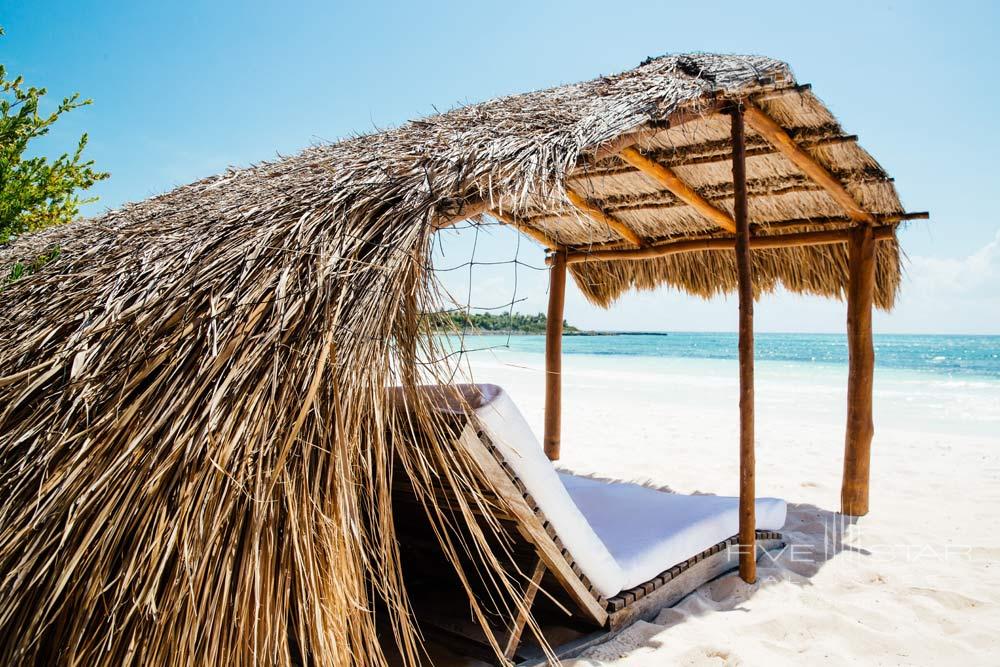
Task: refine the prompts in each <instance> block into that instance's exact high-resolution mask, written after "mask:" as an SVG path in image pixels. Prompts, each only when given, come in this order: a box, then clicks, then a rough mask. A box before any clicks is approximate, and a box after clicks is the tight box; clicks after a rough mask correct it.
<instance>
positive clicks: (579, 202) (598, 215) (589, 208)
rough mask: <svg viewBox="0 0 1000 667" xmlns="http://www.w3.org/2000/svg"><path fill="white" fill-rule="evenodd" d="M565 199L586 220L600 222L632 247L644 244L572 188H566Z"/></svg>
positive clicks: (625, 226)
mask: <svg viewBox="0 0 1000 667" xmlns="http://www.w3.org/2000/svg"><path fill="white" fill-rule="evenodd" d="M566 197H567V199H569V201H570V203H571V204H573V206H575V207H576V208H577V209H578V210H579V211H580V212H581V213H583V214H584V215H586V216H587V217H588V218H590V219H591V220H593V221H594V222H600V223H603V224H605V225H607V226H608V227H610V228H611V229H613V230H614V231H616V232H617V233H618V234H619V235H620V236H621V237H622V238H624V239H625V240H626V241H628V242H629V243H631V244H632V245H634V246H638V247H640V248H641V247H642V246H644V245H645V242H644V241H643V240H642V237H640V236H639V235H638V234H636V233H635V232H634V231H633V230H632V228H631V227H629V226H628V225H626V224H625V223H624V222H622V221H621V220H619V219H618V218H615V217H614V216H611V215H608V214H607V213H605V212H604V211H603V210H601V208H599V207H598V206H597V205H596V204H594V203H592V202H591V201H590V200H589V199H587V198H586V197H584V196H583V195H581V194H580V193H579V192H577V191H576V190H573V189H572V188H566Z"/></svg>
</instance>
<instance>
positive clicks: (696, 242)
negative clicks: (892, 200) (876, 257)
mask: <svg viewBox="0 0 1000 667" xmlns="http://www.w3.org/2000/svg"><path fill="white" fill-rule="evenodd" d="M873 230H874V234H875V240H876V241H887V240H889V239H891V238H893V237H894V235H895V227H894V226H893V225H885V226H880V227H874V228H873ZM850 231H851V230H850V229H831V230H821V231H817V232H798V233H796V234H772V235H770V236H754V237H752V238H751V239H750V247H751V248H752V249H754V250H765V249H769V248H796V247H801V246H814V245H833V244H835V243H847V242H848V240H849V239H850ZM735 247H736V238H735V237H733V236H715V237H707V238H701V239H685V240H683V241H670V242H666V243H660V244H657V245H651V246H647V247H645V248H639V249H630V248H615V249H611V250H594V251H587V250H574V251H572V252H568V253H567V255H566V262H567V263H568V264H579V263H581V262H611V261H616V260H637V259H652V258H654V257H664V256H666V255H676V254H678V253H684V252H701V251H703V250H732V249H733V248H735Z"/></svg>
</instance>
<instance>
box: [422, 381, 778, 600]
mask: <svg viewBox="0 0 1000 667" xmlns="http://www.w3.org/2000/svg"><path fill="white" fill-rule="evenodd" d="M422 389H423V390H424V391H427V392H428V393H429V394H431V395H432V396H433V398H434V400H435V407H436V409H438V410H441V411H443V412H452V413H456V414H458V413H460V412H461V410H462V406H461V405H460V402H459V401H458V400H456V399H457V398H458V395H456V393H455V392H458V394H460V395H461V397H462V399H463V400H464V401H465V402H467V403H468V405H469V406H470V407H472V409H473V410H474V412H475V414H476V416H477V417H478V418H479V421H480V422H481V423H482V426H483V429H484V430H485V431H486V434H487V435H488V436H489V437H490V439H491V440H492V441H493V444H494V445H496V447H497V448H498V449H499V450H500V452H501V453H502V454H503V457H504V460H505V461H507V463H508V464H509V465H510V467H511V468H512V469H513V470H514V473H515V474H516V475H517V476H518V477H519V478H520V480H521V481H522V482H523V483H524V485H525V487H526V488H527V489H528V492H529V493H530V494H531V495H532V497H533V498H534V499H535V502H536V503H537V504H538V507H539V509H541V511H542V512H543V513H544V514H545V517H546V518H547V519H548V520H549V523H551V524H552V526H553V527H554V528H555V531H556V534H558V535H559V539H560V540H562V543H563V546H564V547H565V548H566V550H567V551H568V552H569V553H570V555H572V557H573V560H574V561H575V562H576V564H577V565H578V566H579V567H580V570H581V571H582V572H583V574H585V575H586V576H587V578H588V579H589V580H590V582H591V583H592V584H593V586H594V588H595V589H597V591H599V592H600V593H601V594H602V595H603V596H604V597H611V596H613V595H616V594H618V593H620V592H621V591H622V590H624V589H626V588H632V587H633V586H637V585H639V584H641V583H644V582H646V581H649V580H650V579H652V578H653V577H655V576H657V575H658V574H660V573H661V572H663V571H664V570H667V569H669V568H671V567H673V566H674V565H677V564H678V563H681V562H683V561H685V560H687V559H688V558H690V557H691V556H694V555H695V554H698V553H701V552H702V551H704V550H705V549H708V548H709V547H711V546H713V545H715V544H718V543H719V542H721V541H723V540H725V539H727V538H729V537H732V536H733V535H735V534H736V533H737V531H738V529H739V515H738V505H739V500H738V499H737V498H727V497H721V496H686V495H681V494H675V493H664V492H662V491H656V490H655V489H648V488H645V487H642V486H638V485H636V484H626V483H624V482H603V481H599V480H594V479H587V478H584V477H577V476H575V475H572V474H569V473H557V472H556V469H555V468H554V467H553V466H552V462H551V461H549V460H548V458H547V457H546V456H545V452H544V451H543V449H542V446H541V445H540V444H539V441H538V439H537V438H536V437H535V434H534V433H532V431H531V427H530V426H528V423H527V422H526V421H525V419H524V417H523V416H522V415H521V412H520V410H518V409H517V406H516V405H515V404H514V402H513V401H512V400H511V399H510V396H508V395H507V393H506V392H505V391H504V390H503V389H502V388H501V387H498V386H497V385H493V384H478V385H471V384H461V385H454V386H450V387H448V390H449V391H442V387H423V388H422ZM756 511H757V517H756V518H757V528H758V529H760V530H778V529H780V528H781V527H782V525H784V523H785V501H783V500H779V499H777V498H758V499H757V502H756Z"/></svg>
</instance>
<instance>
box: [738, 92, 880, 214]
mask: <svg viewBox="0 0 1000 667" xmlns="http://www.w3.org/2000/svg"><path fill="white" fill-rule="evenodd" d="M746 120H747V125H749V126H750V127H751V128H753V129H754V130H756V131H757V132H758V133H759V134H760V135H762V136H763V137H764V138H765V139H767V140H768V141H769V142H771V144H772V145H773V146H774V147H775V148H776V149H778V151H779V152H780V153H782V154H783V155H784V156H785V157H787V158H788V159H789V160H791V161H792V163H793V164H794V165H795V166H796V167H798V168H799V169H800V170H802V172H803V173H804V174H805V175H806V176H808V177H809V178H811V179H812V180H814V181H815V182H816V183H818V184H819V185H820V186H821V187H822V188H823V189H824V190H826V192H827V194H829V195H830V196H831V197H832V198H833V199H834V201H836V202H837V203H838V204H840V205H841V206H843V207H844V209H846V210H847V215H848V216H850V218H851V219H852V220H855V221H857V222H867V223H868V224H872V223H874V222H875V219H874V218H873V217H872V214H871V213H869V212H868V211H866V210H865V209H864V208H862V207H861V204H859V203H858V201H857V200H856V199H855V198H854V196H853V195H852V194H851V193H849V192H848V191H847V190H846V189H845V188H844V184H843V183H841V182H840V181H838V180H837V178H836V177H835V176H834V175H833V174H831V173H830V172H829V170H828V169H827V168H826V167H824V166H823V165H821V164H820V163H819V162H817V161H816V158H814V157H813V156H812V155H810V154H809V153H807V152H805V151H804V150H802V149H801V148H800V147H799V145H798V144H796V143H795V140H794V139H792V138H791V137H790V136H788V133H787V132H785V130H784V128H782V127H781V126H780V125H779V124H778V123H776V122H775V121H774V119H772V118H771V117H770V116H768V115H767V114H766V113H764V112H763V111H761V110H760V109H758V108H757V107H755V106H754V105H752V104H748V105H747V107H746Z"/></svg>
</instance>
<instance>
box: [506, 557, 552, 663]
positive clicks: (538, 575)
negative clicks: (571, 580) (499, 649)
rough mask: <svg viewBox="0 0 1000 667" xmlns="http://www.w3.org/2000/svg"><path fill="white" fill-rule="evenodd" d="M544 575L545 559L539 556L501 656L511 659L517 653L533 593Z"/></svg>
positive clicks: (533, 600)
mask: <svg viewBox="0 0 1000 667" xmlns="http://www.w3.org/2000/svg"><path fill="white" fill-rule="evenodd" d="M543 576H545V561H543V560H542V559H541V558H539V559H538V562H536V563H535V569H534V571H533V572H532V573H531V579H529V580H528V587H527V589H526V590H525V591H524V600H523V601H522V604H523V607H522V609H521V610H520V611H519V612H518V613H517V619H516V620H515V621H514V627H513V628H511V631H510V636H509V637H508V638H507V645H506V646H505V647H504V650H503V657H505V658H507V659H508V660H513V659H514V655H515V654H516V653H517V647H518V646H519V645H520V643H521V635H522V634H523V633H524V626H525V625H526V624H527V623H528V615H529V614H530V613H531V605H532V604H534V603H535V594H536V593H538V588H539V587H540V586H541V585H542V577H543Z"/></svg>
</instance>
